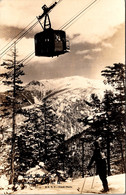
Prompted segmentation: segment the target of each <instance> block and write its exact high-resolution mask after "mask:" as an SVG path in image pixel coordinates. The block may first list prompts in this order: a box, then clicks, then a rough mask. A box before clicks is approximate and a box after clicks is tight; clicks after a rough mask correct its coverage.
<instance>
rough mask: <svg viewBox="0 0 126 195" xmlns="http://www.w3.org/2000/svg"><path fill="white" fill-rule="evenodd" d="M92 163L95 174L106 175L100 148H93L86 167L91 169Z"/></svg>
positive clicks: (104, 162)
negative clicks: (94, 164)
mask: <svg viewBox="0 0 126 195" xmlns="http://www.w3.org/2000/svg"><path fill="white" fill-rule="evenodd" d="M94 161H95V163H96V174H100V173H103V174H106V159H105V155H104V153H102V152H101V151H100V148H95V150H94V153H93V156H92V158H91V161H90V163H89V166H88V167H91V165H92V164H93V162H94Z"/></svg>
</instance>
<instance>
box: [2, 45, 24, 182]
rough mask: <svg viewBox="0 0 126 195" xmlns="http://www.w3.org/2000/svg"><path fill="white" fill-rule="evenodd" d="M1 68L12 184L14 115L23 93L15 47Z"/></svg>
mask: <svg viewBox="0 0 126 195" xmlns="http://www.w3.org/2000/svg"><path fill="white" fill-rule="evenodd" d="M1 66H3V67H4V68H5V72H4V73H1V74H0V77H1V78H2V79H3V81H2V82H3V84H4V85H6V86H7V87H8V90H7V91H6V93H5V98H4V99H3V101H2V103H1V105H0V106H1V113H2V114H1V117H2V118H6V119H7V120H8V121H9V120H10V119H12V143H11V146H12V149H11V157H10V159H11V172H10V183H14V175H15V172H14V161H15V136H16V114H17V113H18V112H19V110H20V108H21V103H22V102H21V100H20V98H19V95H20V93H22V91H23V87H22V86H21V84H22V83H23V82H22V80H21V79H20V76H23V75H24V72H23V70H22V68H23V64H22V63H20V61H17V51H16V46H14V49H13V51H12V53H11V54H10V55H9V57H8V59H6V60H5V61H4V62H3V63H2V64H1Z"/></svg>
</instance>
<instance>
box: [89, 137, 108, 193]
mask: <svg viewBox="0 0 126 195" xmlns="http://www.w3.org/2000/svg"><path fill="white" fill-rule="evenodd" d="M94 147H95V149H94V153H93V156H92V158H91V160H90V163H89V165H88V167H87V169H88V170H90V169H91V165H92V164H93V162H95V163H96V174H98V175H99V177H100V179H101V181H102V185H103V190H102V192H107V191H109V188H108V182H107V170H106V157H105V155H104V153H102V152H101V149H100V146H99V142H98V141H95V142H94Z"/></svg>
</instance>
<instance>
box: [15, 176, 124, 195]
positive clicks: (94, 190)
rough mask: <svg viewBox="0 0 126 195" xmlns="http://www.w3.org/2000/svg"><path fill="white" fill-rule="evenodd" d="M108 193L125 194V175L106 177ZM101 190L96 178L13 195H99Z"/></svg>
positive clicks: (41, 186) (25, 190)
mask: <svg viewBox="0 0 126 195" xmlns="http://www.w3.org/2000/svg"><path fill="white" fill-rule="evenodd" d="M108 184H109V188H110V191H108V192H107V193H106V194H124V193H125V174H122V175H114V176H109V177H108ZM101 190H102V184H101V180H100V179H99V177H98V176H95V177H94V176H93V177H85V178H78V179H75V180H73V181H71V180H68V181H66V182H62V183H61V184H49V185H48V184H46V185H39V186H36V187H29V188H25V189H24V190H20V191H17V192H15V193H14V194H99V193H101V192H100V191H101Z"/></svg>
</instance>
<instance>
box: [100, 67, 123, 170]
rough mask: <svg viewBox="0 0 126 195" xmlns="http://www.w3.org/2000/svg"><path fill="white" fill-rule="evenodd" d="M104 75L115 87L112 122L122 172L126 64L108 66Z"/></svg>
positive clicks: (108, 82) (107, 81)
mask: <svg viewBox="0 0 126 195" xmlns="http://www.w3.org/2000/svg"><path fill="white" fill-rule="evenodd" d="M102 76H104V77H105V80H104V83H105V84H110V85H111V86H112V87H113V91H111V92H109V94H110V93H113V98H112V103H111V115H110V118H111V123H112V124H113V128H114V129H115V130H116V131H115V135H116V139H117V140H118V143H119V146H120V151H121V157H122V165H123V166H122V167H123V169H122V172H123V170H124V171H126V167H125V160H124V151H125V149H124V148H125V90H126V88H125V65H124V64H122V63H119V64H113V66H107V67H106V69H105V70H103V71H102Z"/></svg>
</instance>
